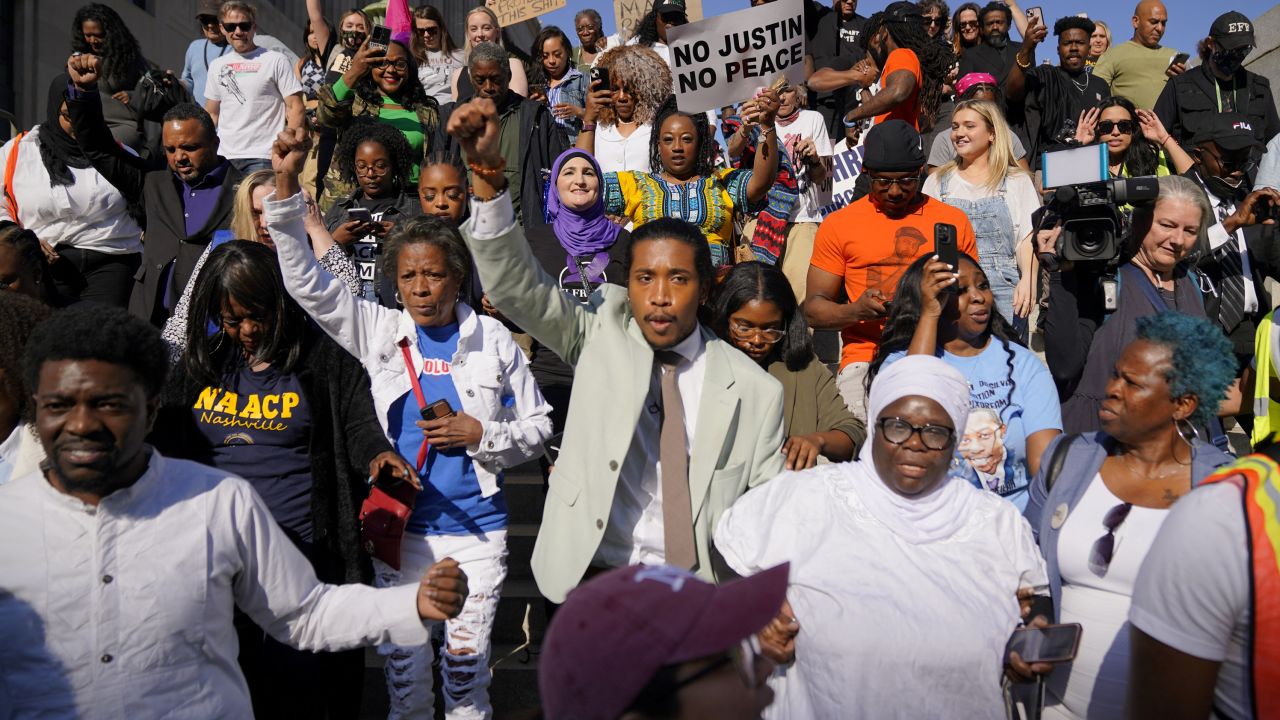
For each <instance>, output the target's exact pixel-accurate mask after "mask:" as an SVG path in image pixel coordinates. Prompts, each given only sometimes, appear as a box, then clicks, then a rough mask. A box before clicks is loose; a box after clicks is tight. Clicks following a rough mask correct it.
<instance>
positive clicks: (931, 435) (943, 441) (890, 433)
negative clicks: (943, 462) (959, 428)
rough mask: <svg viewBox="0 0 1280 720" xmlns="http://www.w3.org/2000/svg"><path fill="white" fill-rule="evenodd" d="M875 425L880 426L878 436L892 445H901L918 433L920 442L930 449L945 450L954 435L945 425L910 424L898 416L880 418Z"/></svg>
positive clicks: (954, 432) (951, 429) (952, 430)
mask: <svg viewBox="0 0 1280 720" xmlns="http://www.w3.org/2000/svg"><path fill="white" fill-rule="evenodd" d="M876 427H878V428H880V436H881V437H883V438H884V439H885V440H887V441H889V442H891V443H893V444H894V445H901V444H903V443H905V442H906V441H908V440H910V439H911V436H912V435H915V434H919V435H920V442H922V443H924V446H925V447H926V448H928V449H930V450H946V449H947V448H948V447H950V446H951V441H952V439H954V438H955V436H956V431H955V430H954V429H953V428H949V427H947V426H945V425H912V424H911V423H909V422H907V421H906V420H903V419H902V418H899V417H887V418H880V420H879V421H878V422H877V423H876Z"/></svg>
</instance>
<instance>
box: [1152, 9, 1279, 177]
mask: <svg viewBox="0 0 1280 720" xmlns="http://www.w3.org/2000/svg"><path fill="white" fill-rule="evenodd" d="M1254 45H1255V41H1254V37H1253V23H1252V22H1251V21H1250V20H1249V18H1247V17H1245V16H1244V15H1242V14H1240V13H1238V12H1235V11H1232V12H1228V13H1223V14H1222V15H1219V16H1218V18H1217V19H1216V20H1214V21H1213V25H1212V26H1210V29H1209V37H1207V38H1205V39H1204V40H1203V41H1202V43H1201V45H1200V59H1201V61H1202V62H1201V63H1200V65H1199V66H1198V67H1194V68H1191V69H1190V70H1188V71H1186V72H1185V73H1183V74H1181V75H1179V76H1177V77H1175V78H1172V79H1170V80H1169V82H1168V83H1166V84H1165V86H1164V90H1163V91H1162V92H1161V93H1160V98H1159V99H1158V100H1156V106H1155V108H1154V110H1155V113H1156V115H1157V116H1158V117H1159V118H1160V122H1162V123H1164V126H1165V128H1166V129H1167V130H1168V131H1169V134H1170V135H1172V136H1173V137H1174V139H1176V140H1177V141H1178V142H1179V143H1180V144H1181V145H1182V146H1183V147H1186V146H1187V145H1188V142H1189V141H1190V140H1191V137H1192V136H1193V135H1195V134H1196V131H1198V130H1199V129H1200V125H1202V124H1204V122H1205V121H1206V120H1207V119H1209V118H1211V117H1214V116H1216V115H1218V114H1219V113H1239V114H1240V115H1243V116H1244V117H1245V118H1246V119H1247V120H1248V122H1249V124H1250V125H1252V126H1253V136H1254V140H1256V145H1255V147H1254V151H1253V156H1252V159H1253V161H1254V162H1255V163H1256V162H1257V161H1258V160H1259V159H1260V158H1261V157H1262V149H1263V147H1265V146H1266V144H1267V143H1268V142H1270V140H1271V138H1273V137H1275V136H1276V135H1277V134H1278V133H1280V114H1277V112H1276V101H1275V98H1274V97H1273V96H1272V94H1271V82H1270V81H1268V80H1267V79H1266V78H1265V77H1263V76H1261V75H1259V74H1257V73H1255V72H1249V71H1248V70H1245V69H1244V60H1245V58H1246V57H1248V56H1249V53H1251V52H1252V51H1253V48H1254Z"/></svg>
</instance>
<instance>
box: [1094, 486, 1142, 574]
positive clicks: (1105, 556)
mask: <svg viewBox="0 0 1280 720" xmlns="http://www.w3.org/2000/svg"><path fill="white" fill-rule="evenodd" d="M1132 509H1133V503H1120V504H1119V505H1117V506H1115V507H1113V508H1111V509H1110V510H1108V511H1107V514H1106V516H1104V517H1103V518H1102V527H1104V528H1106V529H1107V534H1106V535H1103V536H1102V537H1100V538H1098V539H1097V540H1096V541H1094V543H1093V550H1092V551H1090V553H1089V569H1090V570H1092V571H1093V574H1094V575H1097V576H1098V577H1102V576H1104V575H1106V574H1107V568H1110V567H1111V558H1112V556H1114V555H1115V552H1116V528H1118V527H1120V524H1121V523H1123V522H1124V519H1125V518H1127V517H1129V511H1130V510H1132Z"/></svg>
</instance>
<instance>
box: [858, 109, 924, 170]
mask: <svg viewBox="0 0 1280 720" xmlns="http://www.w3.org/2000/svg"><path fill="white" fill-rule="evenodd" d="M863 148H864V153H863V156H862V168H863V169H864V170H871V171H875V172H908V171H910V170H919V169H920V168H921V167H923V166H924V161H925V157H924V144H923V142H922V141H921V140H920V133H919V132H917V131H916V129H915V128H913V127H911V126H910V125H908V124H907V122H906V121H905V120H898V119H893V120H888V121H885V122H882V123H877V124H876V125H874V126H872V128H871V130H870V131H868V132H867V139H866V141H865V142H863Z"/></svg>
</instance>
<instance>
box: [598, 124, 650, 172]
mask: <svg viewBox="0 0 1280 720" xmlns="http://www.w3.org/2000/svg"><path fill="white" fill-rule="evenodd" d="M652 133H653V126H652V125H650V124H649V123H644V124H643V125H640V126H639V127H637V128H636V130H635V132H633V133H631V135H630V136H628V137H622V133H620V132H618V126H617V125H600V126H599V127H597V128H596V152H595V155H596V162H598V163H600V172H623V171H625V170H635V171H636V172H650V171H651V170H652V166H651V165H650V164H649V138H650V136H651V135H652Z"/></svg>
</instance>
